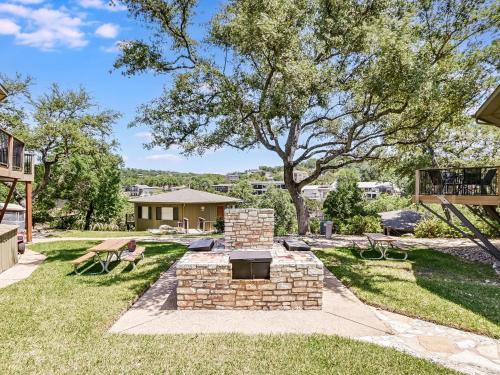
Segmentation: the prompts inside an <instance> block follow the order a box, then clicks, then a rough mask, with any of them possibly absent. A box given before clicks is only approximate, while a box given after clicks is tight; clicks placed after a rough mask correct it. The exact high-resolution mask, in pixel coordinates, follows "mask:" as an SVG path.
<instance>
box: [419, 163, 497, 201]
mask: <svg viewBox="0 0 500 375" xmlns="http://www.w3.org/2000/svg"><path fill="white" fill-rule="evenodd" d="M499 186H500V166H494V167H470V168H434V169H420V170H418V171H417V172H416V181H415V201H416V202H419V201H423V200H426V201H429V198H430V196H437V195H445V196H451V197H456V198H457V199H458V200H459V201H460V202H464V204H475V203H474V202H475V199H474V197H484V199H483V200H484V202H490V201H491V202H495V200H496V199H497V198H498V199H500V198H499V196H500V189H499ZM477 201H478V202H480V201H481V200H477ZM457 203H458V201H457ZM478 204H480V203H478Z"/></svg>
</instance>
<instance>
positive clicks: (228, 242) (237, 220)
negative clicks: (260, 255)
mask: <svg viewBox="0 0 500 375" xmlns="http://www.w3.org/2000/svg"><path fill="white" fill-rule="evenodd" d="M224 228H225V229H224V237H225V247H226V249H243V250H244V249H266V250H269V249H271V248H272V246H273V237H274V210H273V209H271V208H264V209H257V208H232V209H226V210H225V212H224Z"/></svg>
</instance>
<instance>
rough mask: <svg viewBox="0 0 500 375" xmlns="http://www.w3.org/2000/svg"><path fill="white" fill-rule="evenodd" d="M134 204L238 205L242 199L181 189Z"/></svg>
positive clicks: (136, 201) (135, 200) (141, 198)
mask: <svg viewBox="0 0 500 375" xmlns="http://www.w3.org/2000/svg"><path fill="white" fill-rule="evenodd" d="M129 202H133V203H238V202H241V200H240V199H237V198H233V197H228V196H225V195H220V194H213V193H207V192H206V191H200V190H194V189H181V190H176V191H170V192H168V193H162V194H155V195H151V196H149V197H140V198H134V199H130V200H129Z"/></svg>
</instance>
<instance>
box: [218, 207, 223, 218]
mask: <svg viewBox="0 0 500 375" xmlns="http://www.w3.org/2000/svg"><path fill="white" fill-rule="evenodd" d="M217 217H222V218H224V206H217Z"/></svg>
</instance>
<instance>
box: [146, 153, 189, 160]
mask: <svg viewBox="0 0 500 375" xmlns="http://www.w3.org/2000/svg"><path fill="white" fill-rule="evenodd" d="M145 159H146V160H167V161H180V160H182V158H181V157H180V156H179V155H174V154H154V155H148V156H146V158H145Z"/></svg>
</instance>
